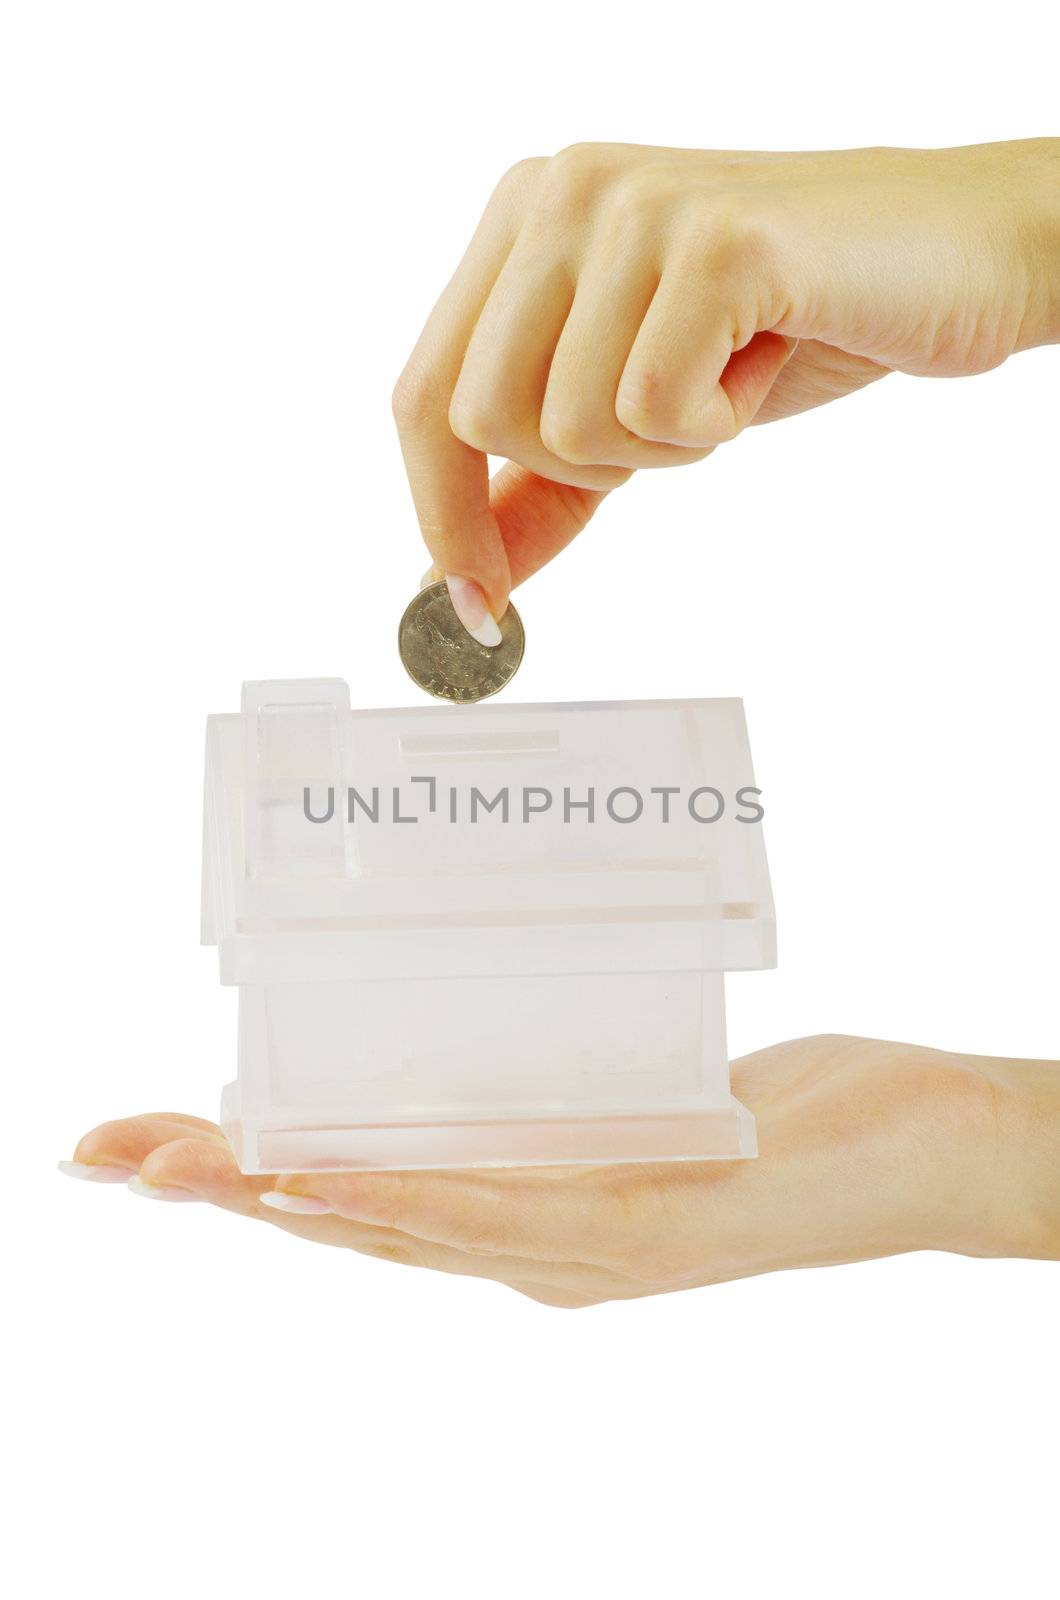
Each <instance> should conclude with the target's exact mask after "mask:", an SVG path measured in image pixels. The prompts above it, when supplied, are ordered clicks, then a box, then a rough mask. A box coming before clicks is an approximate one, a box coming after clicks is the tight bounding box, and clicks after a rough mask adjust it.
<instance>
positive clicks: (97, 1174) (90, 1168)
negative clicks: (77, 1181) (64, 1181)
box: [59, 1161, 136, 1183]
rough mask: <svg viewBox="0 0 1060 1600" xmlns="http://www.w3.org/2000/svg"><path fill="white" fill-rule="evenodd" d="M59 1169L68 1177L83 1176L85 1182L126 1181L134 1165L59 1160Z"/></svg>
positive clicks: (131, 1173) (133, 1169)
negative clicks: (109, 1164) (120, 1165)
mask: <svg viewBox="0 0 1060 1600" xmlns="http://www.w3.org/2000/svg"><path fill="white" fill-rule="evenodd" d="M59 1171H60V1172H65V1173H66V1176H67V1177H68V1178H83V1179H84V1181H85V1182H86V1183H128V1181H129V1179H130V1178H131V1177H132V1175H133V1173H134V1172H135V1171H136V1168H135V1167H107V1166H104V1165H103V1163H102V1162H97V1161H60V1162H59Z"/></svg>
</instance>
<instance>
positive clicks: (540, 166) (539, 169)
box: [494, 156, 548, 196]
mask: <svg viewBox="0 0 1060 1600" xmlns="http://www.w3.org/2000/svg"><path fill="white" fill-rule="evenodd" d="M547 166H548V157H547V156H525V157H524V158H523V160H521V161H516V162H515V163H514V165H513V166H510V167H509V168H508V170H507V172H505V173H504V174H503V175H502V177H501V179H500V181H499V183H498V184H497V186H496V189H495V190H494V193H495V194H503V195H506V196H507V195H511V194H513V193H522V192H524V191H525V190H527V189H531V188H533V187H534V186H535V185H536V183H537V182H538V179H539V178H540V177H541V174H542V173H543V172H544V170H545V168H546V167H547Z"/></svg>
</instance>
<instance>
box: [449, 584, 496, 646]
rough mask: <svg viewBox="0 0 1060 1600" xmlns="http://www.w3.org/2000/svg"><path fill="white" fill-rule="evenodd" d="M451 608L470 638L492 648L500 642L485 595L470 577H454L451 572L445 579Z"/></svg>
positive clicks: (494, 620)
mask: <svg viewBox="0 0 1060 1600" xmlns="http://www.w3.org/2000/svg"><path fill="white" fill-rule="evenodd" d="M445 585H446V588H447V589H448V590H449V598H450V600H451V601H452V602H453V610H454V611H455V612H456V614H457V616H458V617H459V618H460V621H461V622H462V623H463V624H464V627H465V628H466V629H467V631H468V633H469V634H470V635H471V637H472V639H476V640H477V641H478V643H479V644H484V645H486V646H488V648H489V649H491V650H492V649H494V648H495V647H496V646H497V645H499V644H500V642H501V630H500V629H499V628H498V626H497V623H496V619H495V618H493V617H491V616H490V614H489V608H488V607H487V605H486V596H485V595H484V594H483V593H482V590H481V589H480V588H479V586H478V584H477V583H475V581H474V579H472V578H455V577H454V576H453V574H452V573H450V574H449V576H448V577H447V578H446V580H445Z"/></svg>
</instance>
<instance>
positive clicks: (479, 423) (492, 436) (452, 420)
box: [449, 389, 502, 455]
mask: <svg viewBox="0 0 1060 1600" xmlns="http://www.w3.org/2000/svg"><path fill="white" fill-rule="evenodd" d="M449 426H450V428H451V429H452V431H453V433H454V434H455V435H456V437H457V438H458V439H460V440H462V441H463V443H464V444H466V445H470V446H471V448H472V450H481V451H482V452H483V453H484V454H489V455H499V454H501V453H502V452H501V451H500V450H499V449H498V448H497V443H498V436H497V425H496V418H495V416H494V414H493V412H492V411H491V409H490V408H489V407H488V406H484V405H483V404H482V402H481V401H480V400H476V399H473V398H472V397H471V396H470V395H468V394H466V393H463V392H462V391H461V390H460V389H457V391H456V393H455V394H454V395H453V398H452V400H450V402H449Z"/></svg>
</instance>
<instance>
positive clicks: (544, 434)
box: [541, 409, 600, 467]
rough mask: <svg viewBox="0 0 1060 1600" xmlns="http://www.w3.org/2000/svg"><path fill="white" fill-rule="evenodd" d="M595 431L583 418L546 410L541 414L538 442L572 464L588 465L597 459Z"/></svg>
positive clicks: (597, 446) (597, 445)
mask: <svg viewBox="0 0 1060 1600" xmlns="http://www.w3.org/2000/svg"><path fill="white" fill-rule="evenodd" d="M596 435H597V430H596V429H595V428H593V427H591V426H590V425H589V424H588V423H587V422H586V420H585V419H584V418H583V417H578V416H569V415H565V414H564V413H562V412H557V411H555V410H552V409H546V410H545V411H543V412H542V414H541V443H542V444H543V445H544V447H545V449H546V450H548V451H549V452H550V454H552V455H554V456H558V457H559V459H560V460H561V461H568V462H570V464H571V466H576V467H577V466H581V467H588V466H592V465H594V463H596V462H597V461H598V460H599V456H600V451H599V440H598V438H597V436H596Z"/></svg>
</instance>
